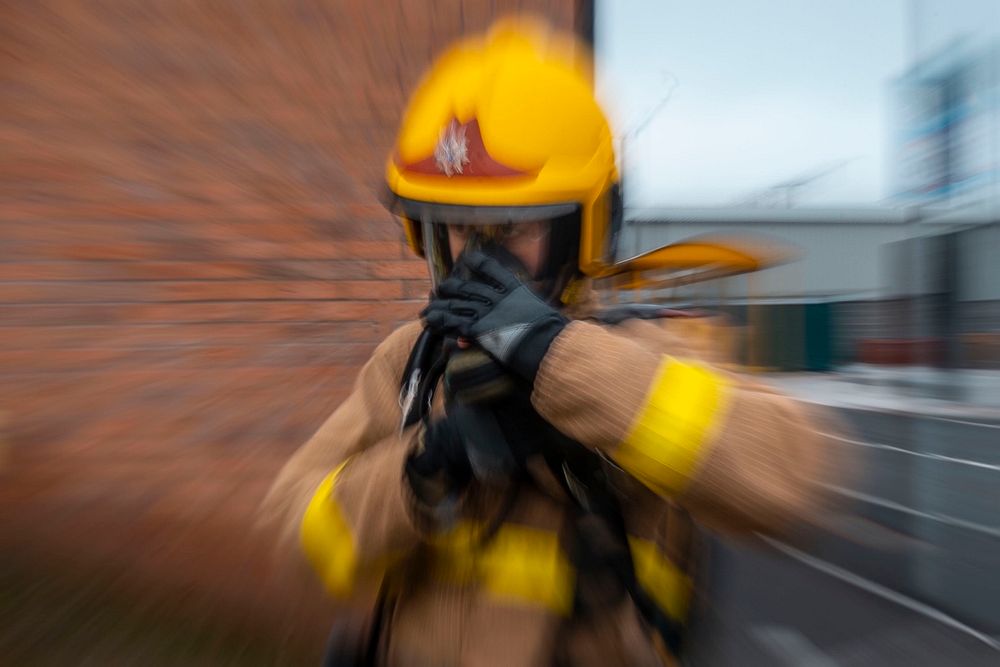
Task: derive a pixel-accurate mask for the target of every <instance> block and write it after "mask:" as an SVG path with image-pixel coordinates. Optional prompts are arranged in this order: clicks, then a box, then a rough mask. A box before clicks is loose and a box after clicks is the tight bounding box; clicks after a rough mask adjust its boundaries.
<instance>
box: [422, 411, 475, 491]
mask: <svg viewBox="0 0 1000 667" xmlns="http://www.w3.org/2000/svg"><path fill="white" fill-rule="evenodd" d="M405 473H406V479H407V481H408V482H409V483H410V488H412V489H413V493H414V495H416V497H417V499H418V500H420V501H421V502H422V503H424V504H426V505H428V506H431V507H435V506H438V505H440V504H441V503H442V502H444V501H445V500H446V499H447V498H449V497H453V496H457V495H458V494H460V493H461V492H462V491H463V490H465V488H466V487H467V486H468V485H469V482H470V481H471V480H472V467H471V465H470V464H469V456H468V454H467V453H466V451H465V444H464V442H463V440H462V434H461V432H460V428H459V426H458V425H457V424H456V423H454V421H449V420H448V419H447V418H445V419H439V420H437V421H435V422H431V423H430V424H428V425H427V426H426V427H425V428H424V431H423V433H422V435H421V441H420V445H419V447H418V448H417V451H416V452H414V453H413V454H412V455H410V457H409V458H408V459H407V461H406V468H405Z"/></svg>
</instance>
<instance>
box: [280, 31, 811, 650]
mask: <svg viewBox="0 0 1000 667" xmlns="http://www.w3.org/2000/svg"><path fill="white" fill-rule="evenodd" d="M587 67H588V63H587V61H586V60H585V59H583V58H581V57H580V56H579V49H576V48H575V47H574V45H573V44H572V42H570V41H569V40H567V39H565V38H563V37H560V36H558V35H553V34H549V33H546V32H545V31H544V30H542V29H540V28H538V27H525V25H524V24H520V23H519V24H510V23H505V24H502V25H499V26H497V27H495V28H494V29H493V30H492V31H491V32H489V33H487V34H486V35H484V36H481V37H478V38H474V39H467V40H465V41H462V42H461V43H459V44H458V45H457V46H456V47H454V48H453V49H451V50H450V51H448V52H447V53H446V54H445V55H444V56H443V57H441V58H440V59H439V60H438V61H437V62H436V63H435V64H434V66H433V67H432V69H431V71H430V73H429V74H428V75H427V76H426V77H425V79H424V80H423V81H422V82H421V83H420V85H419V87H418V89H417V91H416V93H415V95H414V97H413V99H412V101H411V103H410V105H409V107H408V109H407V110H406V112H405V115H404V118H403V121H402V125H401V128H400V131H399V135H398V139H397V142H396V146H395V149H394V151H393V153H392V156H391V158H390V159H389V162H388V166H387V183H388V188H389V190H390V199H391V201H390V205H391V207H392V210H393V212H394V213H396V214H397V215H398V216H399V217H400V218H401V219H402V222H403V225H404V228H405V230H406V236H407V240H408V243H409V245H410V247H411V248H412V250H413V251H414V252H415V253H416V254H418V255H420V256H423V257H425V258H426V259H427V262H428V265H429V267H430V273H431V278H432V283H433V292H432V294H431V297H430V299H429V302H428V304H427V307H426V308H425V309H424V311H423V313H422V316H421V318H420V320H419V321H415V322H412V323H411V324H408V325H406V326H403V327H402V328H400V329H398V330H396V331H395V332H394V333H392V334H391V335H390V336H389V337H388V338H387V339H386V340H385V341H383V342H382V343H381V344H380V345H379V346H378V348H377V349H376V350H375V352H374V354H373V356H372V358H371V359H370V360H369V361H368V362H367V364H365V366H364V368H363V369H362V370H361V372H360V375H359V376H358V378H357V380H356V384H355V386H354V390H353V392H352V393H351V394H350V396H349V397H348V398H347V399H346V400H345V402H344V403H343V404H342V405H341V406H340V407H339V408H338V409H337V410H336V411H335V412H334V413H333V414H332V416H331V417H330V418H329V419H328V420H327V421H326V423H325V424H323V426H322V427H321V428H320V429H319V431H318V432H317V433H316V434H315V435H314V436H313V437H312V439H310V440H309V441H308V442H307V443H306V444H305V445H304V446H303V447H302V448H301V449H300V450H299V451H298V452H297V453H296V454H295V455H294V456H293V457H292V458H291V460H290V461H289V462H288V463H287V464H286V466H285V467H284V469H283V470H282V472H281V473H280V475H279V477H278V479H277V480H276V482H275V484H274V486H273V488H272V489H271V491H270V493H269V495H268V497H267V499H266V501H265V508H264V511H265V512H266V514H267V516H268V517H269V518H270V519H271V520H273V521H276V522H278V523H279V524H280V525H281V526H282V527H283V537H284V541H283V542H282V544H284V545H286V548H287V549H288V550H289V551H295V552H297V553H301V554H302V555H303V556H304V557H305V558H304V559H303V560H304V562H307V563H308V564H309V565H311V568H312V569H313V570H314V571H315V573H316V574H318V577H319V581H321V582H322V585H323V586H324V587H325V590H326V592H327V593H328V594H329V595H330V596H331V597H332V598H333V599H335V600H338V601H341V602H342V603H343V604H344V605H345V607H344V608H345V609H351V610H353V611H354V612H360V613H362V614H364V615H365V616H366V618H367V619H368V623H367V626H366V628H367V630H366V634H365V635H364V636H355V637H346V638H345V637H344V636H343V633H342V632H341V633H339V634H337V635H336V636H335V639H334V641H333V643H332V644H331V654H330V658H331V664H362V663H367V664H390V665H418V666H424V665H426V666H441V665H463V666H464V665H483V666H486V665H504V666H508V665H525V666H529V665H601V666H608V665H659V664H669V663H670V662H671V661H672V660H674V659H675V658H676V655H675V653H676V651H678V650H679V647H680V646H681V643H682V639H683V628H684V622H685V618H686V615H687V613H688V610H689V607H690V605H691V599H692V595H693V593H694V591H693V587H694V583H695V579H694V574H695V572H694V565H695V564H696V563H697V561H698V559H697V558H696V557H695V555H696V554H695V553H694V550H695V548H696V534H697V533H696V531H695V529H694V526H695V525H700V526H705V527H709V528H712V529H714V530H718V531H721V532H723V533H727V534H735V535H739V534H749V533H751V532H753V531H765V532H768V533H772V534H773V533H776V532H780V531H784V530H786V529H788V528H789V527H792V526H795V525H796V524H797V523H799V522H801V521H803V520H805V519H808V518H809V517H811V516H813V515H814V514H815V513H816V512H818V511H819V504H818V503H819V501H820V495H819V493H818V492H817V489H818V488H819V487H818V485H817V484H814V483H813V481H814V480H817V479H823V478H824V477H825V476H826V475H828V472H829V471H828V468H829V465H828V462H827V461H826V459H825V457H824V455H823V453H822V452H823V448H822V447H821V446H820V439H819V436H818V435H817V432H816V430H815V428H814V426H813V425H814V421H813V420H812V418H811V417H810V416H809V415H807V414H806V412H805V410H804V408H802V407H801V406H800V405H798V404H796V403H794V402H792V401H791V400H789V399H788V398H786V397H783V396H781V395H779V394H777V393H774V392H772V391H768V390H765V389H763V388H761V387H759V386H757V385H756V384H754V383H752V382H751V381H749V380H748V379H747V378H745V377H742V376H740V375H738V374H733V373H731V372H728V371H723V370H721V369H720V368H719V366H718V365H716V364H715V363H714V362H717V361H719V359H718V358H713V357H712V355H710V354H708V353H706V349H707V348H706V346H704V345H701V344H700V343H698V342H697V341H693V340H692V339H691V337H690V336H689V335H688V332H689V331H690V329H689V328H688V327H687V326H686V325H685V323H684V321H682V320H675V319H639V318H630V317H622V316H621V315H620V314H618V315H615V316H613V317H605V316H602V314H601V313H600V312H599V311H597V310H596V307H595V305H594V299H593V297H592V292H591V291H590V289H589V287H588V286H589V277H590V276H594V275H598V274H600V273H601V272H602V271H604V270H606V269H607V268H608V267H609V266H610V264H611V262H612V259H613V257H614V252H615V248H614V244H615V238H616V236H617V229H616V227H617V221H618V219H619V218H620V212H621V208H620V201H619V196H618V176H617V171H616V168H615V161H614V153H613V149H612V136H611V132H610V130H609V126H608V123H607V121H606V119H605V116H604V115H603V113H602V111H601V109H600V108H599V106H598V104H597V103H596V101H595V99H594V95H593V91H592V87H591V85H590V83H589V76H588V70H587ZM435 369H436V374H435ZM441 375H443V376H444V377H443V380H442V381H441V382H438V381H437V380H438V378H439V377H440V376H441ZM345 613H346V612H345ZM352 651H354V652H353V653H352Z"/></svg>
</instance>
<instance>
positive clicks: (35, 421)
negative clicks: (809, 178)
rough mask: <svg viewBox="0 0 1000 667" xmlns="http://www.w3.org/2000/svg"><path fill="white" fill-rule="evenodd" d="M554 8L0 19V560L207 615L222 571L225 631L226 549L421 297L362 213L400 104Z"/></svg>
mask: <svg viewBox="0 0 1000 667" xmlns="http://www.w3.org/2000/svg"><path fill="white" fill-rule="evenodd" d="M576 4H577V3H576V2H573V0H549V1H546V0H525V1H520V2H518V1H510V2H499V1H498V2H489V1H487V0H476V1H474V2H459V1H458V0H450V1H442V0H435V1H434V2H431V1H430V0H424V1H408V0H399V1H397V2H390V1H389V0H345V1H341V2H325V3H324V2H318V1H314V2H307V1H294V2H293V1H291V0H272V1H262V2H250V1H240V2H235V1H234V2H222V3H207V2H203V1H200V0H191V1H189V2H185V1H182V0H177V1H174V2H147V1H145V0H131V1H125V0H114V1H108V2H68V1H46V2H43V1H41V0H22V1H11V2H5V3H3V5H0V60H2V62H3V66H2V68H0V91H2V93H0V95H2V104H0V143H2V145H3V151H2V154H0V412H5V413H6V414H7V418H6V419H7V426H6V427H5V428H6V433H5V436H4V437H5V439H6V441H7V442H8V444H9V445H10V448H11V452H10V456H9V457H8V464H7V468H6V470H5V471H4V472H3V473H0V474H3V475H4V481H3V483H2V484H0V487H2V488H0V505H2V506H3V508H4V509H3V510H0V520H2V522H0V538H2V539H3V542H4V545H0V546H5V545H6V546H12V547H14V548H15V549H17V550H21V551H23V552H25V553H27V552H28V551H30V550H31V549H36V550H40V552H41V551H46V552H48V553H53V552H55V551H57V550H59V549H64V550H66V552H67V553H69V552H71V551H73V550H77V549H79V550H80V553H81V554H83V555H84V556H87V555H88V554H89V555H90V557H92V558H93V559H94V562H96V563H114V564H116V565H115V567H119V566H120V567H121V568H122V569H123V572H125V573H127V574H135V575H136V576H137V577H139V579H137V580H142V579H141V578H142V577H146V578H147V579H155V580H156V581H160V582H168V584H171V585H177V586H180V585H190V586H202V587H204V586H209V587H211V588H212V591H213V594H215V593H217V594H218V595H217V597H218V598H220V599H222V598H224V597H225V595H226V594H225V592H224V589H226V585H225V584H224V583H219V582H220V581H223V580H225V579H226V577H224V576H223V577H220V576H219V573H220V572H224V571H229V573H230V574H234V573H235V574H237V575H238V576H237V577H235V578H234V577H232V576H231V577H230V579H231V580H233V581H231V585H229V588H228V589H227V590H229V591H230V592H231V595H230V598H229V599H230V602H231V603H232V605H231V606H233V607H236V608H238V607H240V605H241V604H243V602H244V601H245V597H241V595H242V593H241V592H240V591H241V590H242V587H243V585H245V581H239V577H244V576H245V575H246V574H247V573H248V572H257V569H254V568H257V565H255V564H254V563H256V561H253V562H248V561H246V559H245V558H244V554H241V553H236V552H238V551H239V549H236V548H234V543H233V542H232V541H231V540H232V539H233V536H236V535H239V536H242V535H243V534H244V533H245V532H246V529H245V524H246V521H247V519H248V517H249V516H250V515H251V514H252V510H253V507H254V506H255V505H256V503H257V502H258V501H259V499H260V496H261V494H262V493H263V490H264V488H266V485H267V483H268V481H269V480H270V478H271V476H272V475H273V472H274V470H275V468H276V466H277V465H278V464H279V463H280V461H281V460H282V459H283V458H284V457H286V456H287V455H288V454H289V453H290V452H291V451H292V449H293V448H294V447H296V446H297V445H298V444H300V443H301V442H302V441H303V440H304V439H305V438H306V437H307V436H308V435H309V434H310V433H311V432H312V431H313V430H314V429H315V428H316V427H317V426H318V424H319V423H320V421H321V420H322V419H323V418H324V417H325V416H326V415H327V414H328V413H329V412H330V411H331V410H332V409H333V408H334V407H335V406H336V405H337V403H338V402H339V401H340V400H341V399H342V398H343V396H344V395H345V392H346V391H347V390H348V388H349V386H350V384H351V381H352V379H353V377H354V375H355V372H356V369H357V368H358V366H359V364H360V363H362V362H363V361H364V359H365V358H366V357H367V355H368V354H369V352H370V351H371V349H372V347H373V346H374V344H375V343H377V342H378V340H380V339H381V338H382V337H383V336H385V334H386V333H388V331H390V330H391V329H392V328H393V327H395V326H396V325H397V324H398V323H399V322H400V321H402V320H405V319H407V318H409V317H411V316H412V315H413V314H414V313H415V312H416V311H417V310H418V308H419V303H420V300H421V298H422V296H423V295H424V294H425V292H426V284H425V281H424V275H425V273H424V268H423V265H422V263H420V262H418V261H416V260H415V259H412V258H411V257H409V256H408V254H407V251H406V249H405V246H404V244H403V242H402V235H401V232H400V229H399V227H398V226H397V225H396V224H395V223H394V221H393V220H392V219H391V218H390V216H388V215H387V214H386V213H385V212H384V211H383V210H382V209H381V207H380V206H379V205H378V203H377V201H376V199H375V195H376V193H377V189H378V188H379V186H380V184H381V181H380V178H381V172H382V166H383V160H384V157H385V155H386V154H387V152H388V150H389V147H390V143H391V141H392V137H393V133H394V131H395V124H396V121H397V118H398V115H399V113H400V111H401V108H402V105H403V103H404V101H405V98H406V95H407V93H408V92H409V90H410V89H411V88H412V86H413V85H414V83H415V82H416V80H417V77H418V76H419V75H420V73H421V71H422V70H423V69H424V67H425V66H426V65H427V64H428V62H429V60H430V58H431V56H432V54H433V53H435V52H437V51H438V50H440V48H441V46H442V45H444V44H446V43H447V42H448V41H449V40H450V39H452V38H453V37H455V36H456V35H459V34H461V33H462V32H466V31H478V30H481V29H482V28H484V27H485V26H487V25H488V23H489V22H490V21H491V19H492V18H493V17H494V16H495V15H497V14H499V13H503V12H505V11H508V10H510V9H513V8H517V7H530V8H532V9H535V10H538V11H540V12H541V13H543V14H547V15H548V16H549V17H550V18H552V19H553V20H554V21H555V22H556V23H557V24H559V25H562V26H570V25H571V24H572V21H573V8H574V6H575V5H576ZM227 547H228V548H227ZM251 560H252V559H251ZM194 562H196V563H198V564H199V565H203V564H204V565H206V567H201V566H199V567H192V563H194ZM208 566H211V567H208Z"/></svg>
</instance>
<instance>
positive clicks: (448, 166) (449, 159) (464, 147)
mask: <svg viewBox="0 0 1000 667" xmlns="http://www.w3.org/2000/svg"><path fill="white" fill-rule="evenodd" d="M434 162H435V163H436V164H437V167H438V169H439V170H441V172H442V173H443V174H444V175H445V176H453V175H455V174H461V173H462V170H463V169H464V168H465V165H467V164H468V163H469V143H468V141H467V140H466V138H465V126H464V125H459V124H458V121H456V120H452V121H451V122H450V123H448V126H447V127H446V128H444V129H443V130H441V136H440V138H439V139H438V143H437V146H436V147H435V148H434Z"/></svg>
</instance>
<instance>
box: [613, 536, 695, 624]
mask: <svg viewBox="0 0 1000 667" xmlns="http://www.w3.org/2000/svg"><path fill="white" fill-rule="evenodd" d="M628 543H629V547H631V551H632V562H633V564H634V566H635V576H636V578H637V579H638V580H639V584H640V585H641V586H642V588H643V589H644V590H645V591H646V592H647V593H649V595H650V596H652V598H653V601H654V602H656V604H657V606H659V607H660V609H662V610H664V611H665V612H667V614H669V615H670V617H671V618H673V619H674V620H676V621H682V622H683V621H684V619H685V618H686V617H687V611H688V606H689V604H690V602H691V592H692V589H693V586H692V584H691V579H690V578H689V577H688V576H687V575H686V574H684V573H683V572H681V570H680V569H679V568H678V567H677V566H676V565H674V564H673V563H672V562H670V559H668V558H667V557H666V555H665V554H664V553H663V552H662V551H660V549H659V547H657V545H656V544H655V543H653V542H650V541H648V540H640V539H639V538H636V537H629V538H628Z"/></svg>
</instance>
